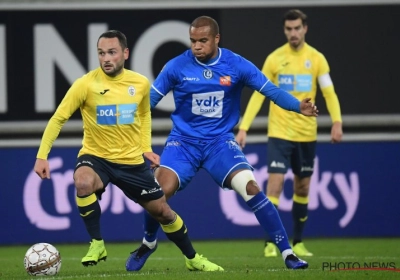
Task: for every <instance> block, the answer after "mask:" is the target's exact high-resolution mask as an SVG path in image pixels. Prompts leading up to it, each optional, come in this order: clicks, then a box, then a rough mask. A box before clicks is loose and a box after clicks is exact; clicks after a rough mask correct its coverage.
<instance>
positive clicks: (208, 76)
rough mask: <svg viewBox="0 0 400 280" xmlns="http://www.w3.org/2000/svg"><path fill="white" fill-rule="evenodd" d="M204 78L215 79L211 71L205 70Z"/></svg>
mask: <svg viewBox="0 0 400 280" xmlns="http://www.w3.org/2000/svg"><path fill="white" fill-rule="evenodd" d="M203 77H204V78H206V79H211V78H212V77H213V72H212V71H211V70H208V69H205V70H203Z"/></svg>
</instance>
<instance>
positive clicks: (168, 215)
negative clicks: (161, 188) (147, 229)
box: [146, 198, 175, 225]
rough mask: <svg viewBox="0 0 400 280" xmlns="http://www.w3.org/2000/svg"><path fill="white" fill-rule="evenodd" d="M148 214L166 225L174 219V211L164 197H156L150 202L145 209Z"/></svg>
mask: <svg viewBox="0 0 400 280" xmlns="http://www.w3.org/2000/svg"><path fill="white" fill-rule="evenodd" d="M146 210H147V211H148V212H149V214H150V215H151V216H152V217H153V218H154V219H156V220H157V221H158V222H159V223H161V224H163V225H166V224H169V223H172V222H173V221H174V219H175V212H174V211H172V209H171V207H170V206H169V205H168V203H167V202H166V201H165V198H162V199H158V200H156V201H153V202H152V203H151V207H148V208H147V209H146Z"/></svg>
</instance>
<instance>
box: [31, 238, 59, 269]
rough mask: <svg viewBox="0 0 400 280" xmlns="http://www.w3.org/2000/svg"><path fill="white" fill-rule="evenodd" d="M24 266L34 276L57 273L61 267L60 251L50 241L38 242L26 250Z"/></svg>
mask: <svg viewBox="0 0 400 280" xmlns="http://www.w3.org/2000/svg"><path fill="white" fill-rule="evenodd" d="M24 267H25V270H26V272H28V274H30V275H33V276H44V275H56V274H57V273H58V272H59V271H60V268H61V255H60V252H58V250H57V249H56V247H54V246H53V245H51V244H49V243H36V244H34V245H32V246H31V247H30V248H29V249H28V251H26V254H25V258H24Z"/></svg>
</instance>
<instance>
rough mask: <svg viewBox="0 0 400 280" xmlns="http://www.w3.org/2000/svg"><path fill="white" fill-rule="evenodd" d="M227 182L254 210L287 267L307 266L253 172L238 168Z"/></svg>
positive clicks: (298, 267)
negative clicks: (298, 255)
mask: <svg viewBox="0 0 400 280" xmlns="http://www.w3.org/2000/svg"><path fill="white" fill-rule="evenodd" d="M226 184H227V185H230V186H231V187H232V189H233V190H235V191H236V192H237V193H238V194H240V195H241V196H242V197H243V199H244V200H245V201H246V204H247V205H248V206H249V207H250V208H251V209H252V210H253V212H254V215H255V216H256V218H257V220H258V222H259V223H260V225H261V226H262V227H263V228H264V230H265V232H266V233H267V234H268V235H269V237H270V239H271V240H272V242H273V243H274V244H275V246H277V247H278V249H279V251H280V252H281V254H282V258H283V260H284V261H285V264H286V267H287V268H291V269H303V268H307V267H308V263H307V262H305V261H303V260H301V259H299V258H298V257H297V256H296V255H295V254H294V253H293V250H292V248H291V247H290V244H289V240H288V236H287V234H286V230H285V228H284V227H283V225H282V221H281V219H280V217H279V214H278V211H277V210H276V208H275V206H274V205H273V204H272V203H271V202H270V201H269V199H268V198H267V197H266V196H265V194H264V193H263V192H262V191H261V190H260V188H259V186H258V185H257V183H256V181H255V178H254V175H253V172H252V171H250V170H248V169H246V170H236V171H234V172H232V173H231V174H230V175H229V176H228V178H227V182H226Z"/></svg>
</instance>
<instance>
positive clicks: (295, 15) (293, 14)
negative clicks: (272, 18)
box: [283, 9, 307, 26]
mask: <svg viewBox="0 0 400 280" xmlns="http://www.w3.org/2000/svg"><path fill="white" fill-rule="evenodd" d="M296 19H301V22H302V23H303V25H304V26H306V25H307V15H306V14H305V13H303V12H302V11H300V10H297V9H293V10H289V11H287V12H286V13H285V15H284V16H283V25H285V21H287V20H296Z"/></svg>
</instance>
